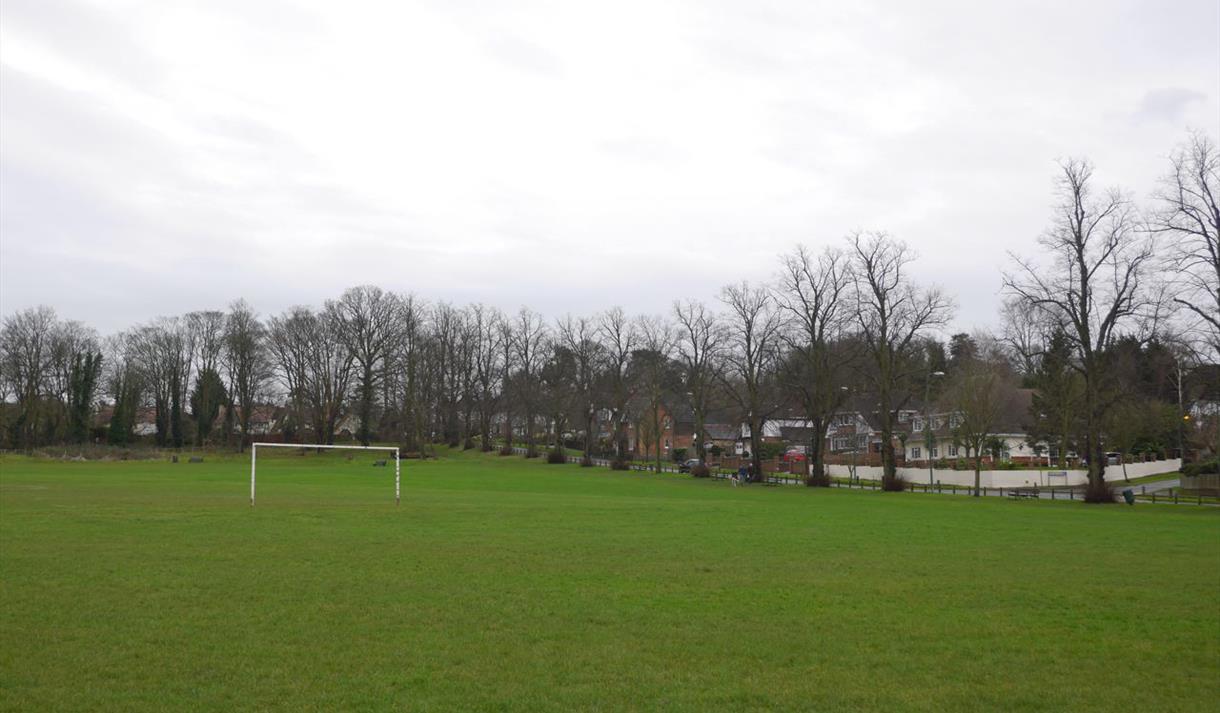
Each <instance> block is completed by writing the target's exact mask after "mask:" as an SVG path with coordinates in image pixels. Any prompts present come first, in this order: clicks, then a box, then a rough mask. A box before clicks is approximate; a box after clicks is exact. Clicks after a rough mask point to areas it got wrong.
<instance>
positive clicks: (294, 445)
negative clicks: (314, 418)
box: [250, 443, 402, 507]
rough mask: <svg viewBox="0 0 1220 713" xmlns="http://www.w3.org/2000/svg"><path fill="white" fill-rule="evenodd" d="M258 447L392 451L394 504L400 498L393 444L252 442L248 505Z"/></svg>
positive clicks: (251, 497)
mask: <svg viewBox="0 0 1220 713" xmlns="http://www.w3.org/2000/svg"><path fill="white" fill-rule="evenodd" d="M259 448H299V449H307V448H323V449H326V450H345V451H393V452H394V504H395V505H398V504H399V502H400V499H401V492H402V491H401V489H400V480H401V478H400V473H401V470H400V468H399V458H398V448H397V447H395V446H328V445H325V444H322V443H253V444H251V445H250V507H254V489H255V483H256V481H257V478H258V449H259Z"/></svg>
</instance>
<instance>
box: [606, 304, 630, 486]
mask: <svg viewBox="0 0 1220 713" xmlns="http://www.w3.org/2000/svg"><path fill="white" fill-rule="evenodd" d="M597 333H598V337H599V338H600V341H601V345H602V350H603V352H604V353H605V355H606V372H605V376H606V382H607V387H608V391H609V397H610V418H611V419H612V420H613V422H614V423H613V428H614V463H613V466H614V467H617V468H623V467H625V466H626V462H627V460H628V459H629V453H628V452H627V416H628V414H627V408H628V405H629V404H630V403H631V399H632V397H633V396H634V390H635V389H634V384H633V383H632V381H631V374H630V367H631V355H632V354H633V353H634V352H635V349H636V344H637V342H638V341H639V335H638V334H637V333H636V330H635V325H634V323H632V322H631V321H630V320H628V319H627V316H626V315H625V314H623V310H622V309H621V308H619V307H614V308H612V309H610V310H608V311H606V312H603V313H602V314H601V315H600V316H599V317H598V321H597Z"/></svg>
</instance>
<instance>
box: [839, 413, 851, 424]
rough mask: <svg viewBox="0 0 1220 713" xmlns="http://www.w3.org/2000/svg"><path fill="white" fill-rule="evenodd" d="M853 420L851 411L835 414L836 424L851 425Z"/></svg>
mask: <svg viewBox="0 0 1220 713" xmlns="http://www.w3.org/2000/svg"><path fill="white" fill-rule="evenodd" d="M851 421H852V418H851V414H849V413H841V414H838V415H836V416H835V425H836V426H849V425H851Z"/></svg>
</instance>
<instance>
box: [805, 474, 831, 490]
mask: <svg viewBox="0 0 1220 713" xmlns="http://www.w3.org/2000/svg"><path fill="white" fill-rule="evenodd" d="M805 485H808V486H809V487H811V488H829V487H830V476H829V475H828V474H826V473H822V474H821V475H818V474H816V473H810V474H809V475H808V476H806V478H805Z"/></svg>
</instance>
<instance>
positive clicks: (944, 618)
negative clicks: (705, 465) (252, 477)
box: [0, 454, 1220, 711]
mask: <svg viewBox="0 0 1220 713" xmlns="http://www.w3.org/2000/svg"><path fill="white" fill-rule="evenodd" d="M378 457H380V456H378ZM372 458H373V457H372V456H361V457H357V458H355V459H354V460H353V461H350V462H349V461H346V460H344V458H343V457H342V456H341V455H328V456H321V457H319V456H313V455H310V456H306V457H299V456H298V457H280V458H274V459H273V458H267V459H266V460H265V461H264V459H263V457H262V455H261V454H260V466H259V503H258V506H257V507H255V508H254V509H251V508H250V507H248V505H247V501H248V497H249V488H248V483H249V480H248V479H249V465H248V461H246V460H243V459H238V458H230V459H224V460H221V461H219V462H213V461H214V458H213V457H211V456H209V457H208V460H207V462H205V463H203V464H185V463H180V464H177V465H171V464H168V463H165V462H155V463H154V462H147V463H134V462H124V463H62V462H49V461H33V460H29V459H25V458H20V457H14V456H8V457H4V458H3V459H2V460H0V708H3V709H4V710H40V711H49V710H56V711H69V710H81V711H84V710H90V711H93V710H115V711H119V710H122V711H128V710H175V709H177V710H234V709H247V710H249V709H280V710H293V711H296V710H382V709H408V710H472V709H473V710H480V709H482V710H516V711H538V710H565V711H566V710H580V709H597V710H606V711H610V710H623V709H643V710H751V709H754V710H763V709H788V710H793V709H815V710H868V711H896V710H926V711H944V710H960V711H977V710H1020V711H1062V710H1095V711H1124V710H1125V711H1155V710H1179V711H1199V710H1210V709H1214V706H1215V704H1216V701H1217V700H1220V512H1218V511H1217V510H1215V509H1212V508H1200V507H1189V508H1187V507H1180V508H1173V507H1154V506H1149V505H1137V506H1136V507H1133V508H1131V507H1125V506H1101V507H1099V506H1084V505H1081V504H1079V503H1064V502H1056V503H1051V502H1029V501H1023V502H1010V501H1008V500H1007V499H1000V498H994V499H989V500H983V501H975V500H972V499H970V498H967V497H951V496H936V495H918V494H886V493H874V492H859V491H846V490H837V489H836V490H811V489H806V488H796V487H787V488H766V487H761V486H751V487H749V488H739V489H734V488H731V487H729V486H728V484H727V483H724V482H707V481H696V480H692V479H690V478H687V477H678V476H650V475H645V474H634V473H632V474H628V473H621V472H610V471H608V470H602V469H581V468H578V467H576V466H549V465H544V464H542V463H540V462H538V461H530V462H525V461H523V460H521V459H520V458H497V457H495V456H490V457H484V456H475V455H454V456H452V457H447V458H445V459H442V460H441V461H439V462H429V463H424V464H420V463H418V462H415V461H411V462H407V463H406V464H405V468H404V479H403V483H404V489H403V503H402V506H401V507H400V508H397V509H395V507H394V504H393V486H392V479H393V468H373V467H371V465H370V463H371V460H372Z"/></svg>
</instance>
